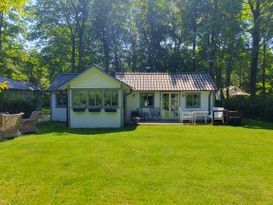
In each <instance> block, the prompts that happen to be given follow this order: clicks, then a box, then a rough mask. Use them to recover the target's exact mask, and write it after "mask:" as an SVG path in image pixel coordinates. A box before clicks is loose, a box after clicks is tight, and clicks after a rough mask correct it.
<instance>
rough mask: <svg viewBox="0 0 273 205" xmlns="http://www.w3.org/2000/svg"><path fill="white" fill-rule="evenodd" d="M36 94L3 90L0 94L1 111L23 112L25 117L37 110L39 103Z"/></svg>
mask: <svg viewBox="0 0 273 205" xmlns="http://www.w3.org/2000/svg"><path fill="white" fill-rule="evenodd" d="M40 103H41V102H40V100H39V96H38V94H33V93H27V92H26V93H23V92H16V91H5V92H3V93H1V95H0V110H1V112H8V113H11V114H14V113H20V112H23V113H25V117H28V116H30V114H31V113H32V112H33V111H34V110H37V108H38V106H39V105H40Z"/></svg>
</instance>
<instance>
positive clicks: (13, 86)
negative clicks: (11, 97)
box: [0, 76, 42, 91]
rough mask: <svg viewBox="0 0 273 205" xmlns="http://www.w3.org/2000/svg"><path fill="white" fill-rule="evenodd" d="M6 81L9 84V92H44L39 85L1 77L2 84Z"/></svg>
mask: <svg viewBox="0 0 273 205" xmlns="http://www.w3.org/2000/svg"><path fill="white" fill-rule="evenodd" d="M5 81H7V82H8V88H9V90H27V91H41V90H42V89H41V88H40V87H39V86H38V85H36V84H34V83H32V82H28V81H21V80H13V79H9V78H6V77H3V76H0V83H3V82H5Z"/></svg>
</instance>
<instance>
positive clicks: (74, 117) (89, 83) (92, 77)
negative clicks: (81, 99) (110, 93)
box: [68, 69, 123, 128]
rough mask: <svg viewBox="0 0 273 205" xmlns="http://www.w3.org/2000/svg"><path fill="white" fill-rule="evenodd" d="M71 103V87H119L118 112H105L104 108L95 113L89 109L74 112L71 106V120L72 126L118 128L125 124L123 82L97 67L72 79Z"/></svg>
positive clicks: (70, 85)
mask: <svg viewBox="0 0 273 205" xmlns="http://www.w3.org/2000/svg"><path fill="white" fill-rule="evenodd" d="M68 87H69V89H70V90H69V92H70V99H69V101H70V105H71V104H72V103H71V102H72V96H71V89H77V88H82V89H88V88H91V89H92V88H105V89H107V88H114V89H119V105H118V109H117V112H113V113H111V112H110V113H109V112H105V111H104V108H102V109H101V112H98V113H93V112H89V111H88V109H86V110H85V112H73V109H72V107H71V106H70V109H69V114H70V122H69V125H70V127H71V128H106V127H109V128H117V127H121V126H122V125H123V92H122V90H121V83H120V82H118V81H117V80H114V79H112V78H111V77H110V76H108V75H106V74H104V73H102V72H101V71H99V70H97V69H91V70H89V71H87V72H85V73H84V75H81V76H79V77H78V78H76V79H74V80H72V81H71V83H70V84H69V86H68Z"/></svg>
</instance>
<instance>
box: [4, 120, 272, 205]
mask: <svg viewBox="0 0 273 205" xmlns="http://www.w3.org/2000/svg"><path fill="white" fill-rule="evenodd" d="M41 129H42V132H41V133H40V134H33V135H28V136H24V137H20V138H16V139H14V140H9V141H3V142H0V204H20V205H21V204H77V205H78V204H273V125H272V124H270V123H261V122H256V121H248V122H247V125H246V126H245V127H229V126H211V125H208V126H201V125H200V126H139V127H136V128H135V127H127V128H124V129H105V130H88V129H67V128H65V127H64V125H63V124H58V123H49V124H45V125H42V127H41Z"/></svg>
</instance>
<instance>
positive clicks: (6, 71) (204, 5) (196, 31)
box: [0, 0, 273, 95]
mask: <svg viewBox="0 0 273 205" xmlns="http://www.w3.org/2000/svg"><path fill="white" fill-rule="evenodd" d="M251 2H252V4H253V5H254V7H255V8H256V6H257V5H258V4H257V3H258V2H259V3H260V5H261V7H260V11H261V13H258V12H257V19H258V20H257V23H258V26H256V27H255V25H256V24H254V22H256V21H255V19H254V14H255V12H254V13H253V11H252V9H251V8H252V7H251ZM257 8H259V7H257ZM24 14H25V15H24V17H21V16H20V15H19V14H18V12H17V11H16V10H15V11H14V9H11V10H10V12H9V13H5V15H0V17H1V18H0V30H1V31H2V32H0V54H1V55H0V67H1V70H0V74H2V75H4V76H6V77H12V78H15V79H24V80H30V81H33V82H35V83H38V84H39V85H41V86H43V87H45V88H47V87H48V85H49V82H50V81H51V80H52V79H53V78H54V77H55V76H56V75H57V74H58V73H60V72H82V71H83V70H85V69H86V68H88V67H90V66H91V65H92V64H93V63H96V64H99V65H101V67H103V68H104V69H105V71H143V70H145V68H147V67H150V68H151V69H150V70H152V71H164V72H165V71H172V72H178V71H187V72H193V71H204V72H209V73H210V74H211V75H212V77H213V78H214V80H215V81H216V83H217V85H218V87H219V88H220V87H227V86H229V85H237V86H239V87H241V88H242V89H244V90H246V91H250V89H251V90H253V85H254V86H255V88H258V90H257V94H263V95H265V94H270V95H272V94H273V89H272V85H273V78H272V76H271V73H272V61H271V60H270V59H273V52H272V40H273V29H272V28H273V3H272V1H268V0H251V1H243V0H229V1H226V0H211V1H207V0H171V1H167V0H157V1H155V0H142V1H141V0H132V1H128V0H110V1H109V0H93V1H89V0H75V1H67V0H36V1H32V2H30V3H29V4H27V5H26V6H25V7H24ZM258 14H259V15H258ZM254 27H255V29H256V30H255V29H254ZM254 30H255V31H257V32H258V33H259V35H255V39H256V40H257V39H258V40H259V41H260V42H258V44H257V41H255V42H256V44H255V46H253V45H252V42H253V39H254V36H253V32H254ZM257 32H256V33H257ZM261 42H264V44H265V47H266V48H265V50H266V55H263V52H262V50H261V49H260V47H259V43H260V44H261ZM254 51H255V52H254ZM257 53H258V55H257ZM254 54H255V55H254ZM257 57H258V58H257ZM264 58H266V60H265V63H264V62H263V59H264ZM253 59H254V60H253ZM256 64H257V65H256ZM250 67H251V69H250ZM258 68H262V69H258ZM250 71H251V72H250ZM264 71H265V72H264ZM256 72H257V74H256ZM255 75H256V76H255ZM250 79H251V80H250ZM250 81H251V85H252V86H251V87H252V88H251V87H250ZM264 90H266V92H265V91H264Z"/></svg>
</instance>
